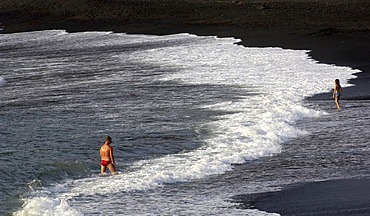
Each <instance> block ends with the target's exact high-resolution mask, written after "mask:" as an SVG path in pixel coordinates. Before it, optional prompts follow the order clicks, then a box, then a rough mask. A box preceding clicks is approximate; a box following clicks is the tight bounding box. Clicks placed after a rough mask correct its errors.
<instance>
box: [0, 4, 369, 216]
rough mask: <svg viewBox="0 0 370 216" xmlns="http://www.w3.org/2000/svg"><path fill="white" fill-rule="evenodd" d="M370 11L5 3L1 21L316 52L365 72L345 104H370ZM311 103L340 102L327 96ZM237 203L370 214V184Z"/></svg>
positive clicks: (315, 187)
mask: <svg viewBox="0 0 370 216" xmlns="http://www.w3.org/2000/svg"><path fill="white" fill-rule="evenodd" d="M368 11H370V2H369V1H367V0H316V1H312V0H270V1H262V0H255V1H248V0H224V1H221V0H220V1H211V0H200V1H196V0H183V1H171V0H151V1H149V0H141V1H134V0H106V1H103V0H101V1H97V0H92V1H82V0H75V1H73V0H65V1H58V0H47V1H32V0H23V1H20V0H13V1H10V0H3V1H1V3H0V22H1V23H2V25H3V26H4V29H3V30H2V31H1V33H14V32H22V31H34V30H45V29H66V30H67V31H69V32H76V31H91V30H100V31H114V32H126V33H136V34H137V33H140V34H156V35H165V34H174V33H192V34H197V35H216V36H219V37H235V38H240V39H242V42H241V44H242V45H244V46H248V47H282V48H289V49H304V50H311V51H310V52H309V54H310V56H311V57H312V58H313V59H315V60H317V61H319V62H322V63H327V64H335V65H340V66H349V67H352V68H355V69H359V70H361V71H362V72H361V73H359V74H357V76H358V77H357V78H356V79H353V80H350V83H352V84H355V86H354V87H349V88H345V89H344V92H345V93H344V95H343V97H342V99H343V100H369V99H370V60H369V59H370V13H369V12H368ZM342 82H344V81H342ZM313 85H314V83H313ZM310 100H332V98H331V95H330V94H329V93H325V94H320V95H316V96H314V97H312V98H310ZM236 198H237V199H236V200H238V202H240V203H241V207H242V208H258V209H260V210H263V211H267V212H279V213H281V214H282V215H369V214H370V204H369V203H370V180H368V179H357V180H335V181H326V182H312V183H306V184H301V185H292V186H290V187H288V188H285V189H283V190H282V191H280V192H275V193H264V194H258V195H253V196H250V195H239V196H237V197H236Z"/></svg>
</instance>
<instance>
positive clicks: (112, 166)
mask: <svg viewBox="0 0 370 216" xmlns="http://www.w3.org/2000/svg"><path fill="white" fill-rule="evenodd" d="M108 169H109V171H110V172H111V173H112V175H115V174H117V173H116V167H115V166H114V165H113V164H109V165H108Z"/></svg>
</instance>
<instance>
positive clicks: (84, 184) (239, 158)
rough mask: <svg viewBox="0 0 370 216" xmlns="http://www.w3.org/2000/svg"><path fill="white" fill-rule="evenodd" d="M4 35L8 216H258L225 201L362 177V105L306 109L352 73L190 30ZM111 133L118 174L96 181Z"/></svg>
mask: <svg viewBox="0 0 370 216" xmlns="http://www.w3.org/2000/svg"><path fill="white" fill-rule="evenodd" d="M0 41H1V43H0V50H1V52H0V55H1V58H0V59H1V62H0V63H1V64H0V65H1V71H2V73H1V74H0V77H2V78H3V80H4V82H3V83H4V84H3V85H2V87H1V88H0V92H1V96H0V99H1V105H0V110H1V111H0V118H1V123H0V129H1V130H0V138H1V140H3V141H1V143H0V145H1V151H0V155H1V156H2V161H3V163H2V165H1V167H0V184H1V191H0V193H1V196H0V197H1V198H0V203H1V204H2V205H0V206H1V207H0V213H2V214H7V213H10V212H16V215H25V214H35V215H43V214H44V215H50V214H54V215H80V214H86V215H101V214H102V211H103V210H104V211H108V213H106V214H112V215H144V214H145V215H148V214H149V215H158V214H160V215H177V214H181V215H189V214H195V215H204V214H229V215H239V214H240V215H245V214H250V215H264V214H266V213H264V212H261V211H258V210H241V209H238V208H237V207H236V206H237V205H236V204H235V203H234V202H233V200H232V196H233V195H236V194H239V193H258V192H263V191H270V190H277V189H279V188H280V187H281V186H282V185H285V184H289V183H293V182H303V181H316V180H322V179H328V178H330V179H331V178H347V177H353V176H362V175H365V176H366V172H367V166H366V165H367V160H366V157H365V156H366V154H364V153H365V152H366V151H365V152H364V151H363V149H365V150H366V144H367V143H368V142H367V140H368V139H367V137H364V136H358V134H361V133H363V132H366V128H368V127H367V124H368V121H366V119H367V120H368V117H367V116H368V115H367V113H368V111H367V109H366V107H368V103H367V101H350V102H349V101H348V102H347V101H343V110H342V111H340V112H338V111H336V110H335V108H334V107H333V102H332V101H331V100H330V101H329V100H328V101H309V102H308V101H305V97H308V96H311V95H313V94H318V93H321V92H326V91H330V89H331V88H332V80H334V78H340V79H341V80H342V82H343V86H348V84H346V80H347V79H349V78H351V77H352V76H351V74H352V73H355V72H358V71H355V70H352V69H350V68H345V67H335V66H332V65H324V64H318V63H317V62H315V61H313V60H311V59H309V58H308V55H307V51H299V50H283V49H280V48H245V47H242V46H238V45H235V44H234V43H237V42H238V40H236V39H233V38H224V39H219V38H216V37H197V36H194V35H188V34H181V35H170V36H162V37H157V36H146V35H126V34H112V33H108V32H89V33H75V34H68V33H66V32H64V31H43V32H30V33H20V34H12V35H0ZM5 82H6V83H5ZM312 83H315V85H312ZM343 118H345V119H343ZM362 119H364V120H362ZM348 127H350V128H351V130H348ZM350 131H352V134H350ZM367 134H368V133H367ZM106 135H110V136H112V137H113V147H114V148H115V155H116V160H117V164H118V167H119V171H120V174H119V175H117V176H113V177H111V176H109V177H105V178H103V177H100V176H99V174H98V173H99V158H98V156H99V155H98V150H99V147H100V145H101V144H102V142H103V139H104V137H105V136H106ZM343 136H345V137H343ZM362 137H363V138H362ZM350 138H352V139H350ZM5 140H6V141H5ZM361 149H362V151H361ZM346 153H347V154H346ZM348 153H350V154H348ZM102 200H104V201H105V204H106V205H110V207H111V208H110V209H109V210H106V209H107V208H106V206H102V205H101V201H102ZM22 204H24V205H23V206H22Z"/></svg>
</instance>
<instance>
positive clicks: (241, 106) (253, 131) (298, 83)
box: [17, 33, 356, 215]
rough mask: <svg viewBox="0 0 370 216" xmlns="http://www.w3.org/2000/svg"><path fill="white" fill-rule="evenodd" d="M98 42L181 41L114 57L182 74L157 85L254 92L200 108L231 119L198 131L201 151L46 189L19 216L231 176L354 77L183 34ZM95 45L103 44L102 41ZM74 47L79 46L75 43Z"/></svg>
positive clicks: (291, 53)
mask: <svg viewBox="0 0 370 216" xmlns="http://www.w3.org/2000/svg"><path fill="white" fill-rule="evenodd" d="M65 36H66V37H67V38H78V37H81V39H80V40H79V41H80V42H81V41H84V40H83V37H89V38H90V39H91V38H93V37H94V33H91V34H82V33H79V34H73V35H72V34H67V35H65ZM98 36H99V37H100V36H104V38H106V40H108V39H109V38H110V37H113V38H115V39H114V40H113V41H107V42H106V44H109V45H116V44H119V43H120V41H121V42H122V43H132V44H145V43H149V42H150V43H155V42H157V43H167V42H170V41H171V42H173V41H182V42H183V43H179V44H178V45H177V46H169V47H168V46H163V47H161V48H151V47H148V49H146V50H145V51H143V50H140V51H137V52H135V51H132V52H129V53H122V55H119V56H115V57H116V58H118V59H120V58H122V59H129V60H130V61H133V62H137V63H139V64H140V63H144V64H145V63H151V64H156V65H158V66H161V67H165V68H177V69H178V68H181V70H180V71H179V72H178V73H172V74H167V75H164V76H162V77H160V79H161V80H170V81H177V82H182V83H186V84H212V85H222V86H225V85H226V86H233V87H237V88H240V89H248V90H250V89H253V95H251V96H248V97H246V98H242V99H240V100H235V101H234V100H233V101H228V102H223V103H214V104H211V105H207V106H203V107H200V108H203V109H210V110H222V111H231V113H232V114H228V115H224V116H222V117H220V118H219V119H218V120H217V121H213V122H210V123H207V125H200V127H207V128H210V129H211V131H212V134H213V136H211V137H209V138H207V139H205V140H203V146H202V147H201V148H199V149H197V150H194V151H191V152H186V153H179V154H174V155H167V156H164V157H161V158H156V159H148V160H142V161H138V162H136V163H134V164H132V165H131V167H130V170H133V171H130V172H127V173H124V174H120V175H117V176H112V177H107V178H100V177H90V178H83V179H78V180H68V181H66V182H65V183H63V184H58V185H57V186H56V187H55V188H53V187H50V188H46V189H45V190H47V191H49V193H50V194H51V195H50V197H37V196H36V197H34V198H29V199H28V200H27V201H26V202H25V205H24V207H23V209H22V210H21V211H20V212H17V214H18V215H22V213H24V212H27V211H31V210H32V211H35V212H39V213H40V214H44V212H45V209H46V211H47V212H53V213H54V215H58V214H59V212H61V211H60V209H64V210H63V211H68V212H71V215H73V214H79V212H78V211H74V210H73V209H72V210H71V207H70V206H68V203H66V202H65V200H68V199H69V198H73V197H76V196H86V195H98V194H99V195H106V194H112V193H122V192H131V191H141V190H155V189H156V188H157V187H160V186H163V185H164V184H166V183H175V182H186V181H192V180H195V179H200V178H204V177H206V176H209V175H217V174H223V173H225V172H227V171H230V170H232V169H233V164H241V163H245V162H246V161H248V160H255V159H258V158H261V157H266V156H270V155H274V154H278V153H280V152H281V145H282V143H283V142H284V141H286V140H287V139H290V138H292V137H297V136H300V135H303V134H305V132H304V131H301V130H300V129H299V128H296V127H295V126H294V123H295V122H296V121H297V120H298V119H300V118H303V117H313V116H318V115H320V114H322V112H320V111H315V110H310V109H308V108H306V107H304V106H303V103H302V101H303V99H304V97H307V96H310V95H313V94H316V93H320V92H326V91H329V90H330V89H331V88H332V85H333V80H334V79H336V78H338V79H340V80H342V82H343V83H344V84H343V86H347V84H346V83H345V81H346V80H347V79H349V78H351V74H352V73H354V72H356V71H354V70H352V69H350V68H346V67H336V66H332V65H325V64H318V63H317V62H315V61H313V60H311V59H309V57H308V55H307V51H305V50H284V49H281V48H245V47H242V46H238V45H235V44H234V43H236V42H238V41H239V40H236V39H233V38H224V39H219V38H215V37H196V36H194V35H188V34H180V35H171V36H165V37H156V36H144V35H143V36H140V35H130V36H129V35H125V34H98ZM58 40H63V38H59V39H58ZM68 40H70V39H68ZM99 40H103V39H102V38H101V37H100V39H99ZM184 41H186V42H185V43H184ZM81 43H82V42H81ZM83 43H84V45H85V46H86V43H91V44H92V41H90V42H88V41H84V42H83ZM66 44H68V43H66ZM95 44H97V43H95ZM75 45H80V46H82V45H81V44H78V42H76V41H75V42H74V46H75ZM107 79H113V78H109V77H108V78H107ZM114 79H119V78H117V77H114ZM56 188H57V189H56ZM66 197H68V199H66ZM40 206H41V207H42V208H41V207H40ZM261 215H263V214H262V213H261Z"/></svg>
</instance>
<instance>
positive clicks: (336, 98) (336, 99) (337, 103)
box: [335, 97, 340, 110]
mask: <svg viewBox="0 0 370 216" xmlns="http://www.w3.org/2000/svg"><path fill="white" fill-rule="evenodd" d="M335 104H336V105H337V108H338V110H340V105H339V98H338V97H335Z"/></svg>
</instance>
